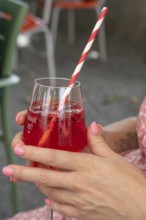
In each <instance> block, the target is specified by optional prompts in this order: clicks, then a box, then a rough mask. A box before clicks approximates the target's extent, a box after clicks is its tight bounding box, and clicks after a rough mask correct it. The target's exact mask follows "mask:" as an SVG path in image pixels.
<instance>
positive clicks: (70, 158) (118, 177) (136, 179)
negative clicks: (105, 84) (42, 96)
mask: <svg viewBox="0 0 146 220" xmlns="http://www.w3.org/2000/svg"><path fill="white" fill-rule="evenodd" d="M99 130H100V129H99V128H98V126H97V125H96V124H95V122H94V123H92V124H91V125H90V126H89V128H88V144H89V147H90V148H91V150H92V151H93V153H94V155H93V154H87V153H71V152H65V151H58V150H53V149H44V148H39V147H34V146H25V145H23V144H22V143H20V144H18V142H17V141H18V140H17V141H16V139H15V140H14V141H13V147H14V152H15V153H16V154H17V155H19V156H21V157H22V158H24V159H27V160H32V161H37V162H40V163H43V164H45V165H46V166H53V167H57V168H60V169H62V170H61V171H59V170H50V169H43V168H36V167H35V168H33V167H25V166H19V165H9V166H7V167H5V168H4V169H3V173H4V174H5V175H7V176H10V177H11V178H20V179H22V180H24V181H31V182H35V183H38V185H39V188H40V190H41V191H42V192H43V193H44V194H45V195H46V196H47V197H48V198H49V199H50V205H51V207H52V208H53V209H54V210H55V211H57V212H59V213H61V214H62V215H66V216H72V217H75V218H80V219H83V220H87V219H88V220H102V219H103V220H137V219H138V220H144V219H145V218H146V210H145V204H146V180H145V177H144V176H143V174H142V173H141V171H139V170H138V169H137V168H136V167H134V166H133V165H131V164H129V163H128V162H127V161H125V160H124V159H123V158H122V157H121V156H120V155H118V154H116V153H114V152H113V151H112V150H111V149H110V148H109V147H108V146H107V145H106V144H105V142H104V140H103V139H102V138H101V137H100V136H99ZM15 141H16V142H17V144H16V142H15Z"/></svg>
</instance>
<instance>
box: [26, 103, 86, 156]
mask: <svg viewBox="0 0 146 220" xmlns="http://www.w3.org/2000/svg"><path fill="white" fill-rule="evenodd" d="M31 108H32V109H29V110H28V114H27V118H26V122H25V127H24V142H25V144H29V145H35V146H41V147H45V148H53V149H59V150H67V151H73V152H78V151H81V150H82V149H83V148H84V147H85V145H86V142H87V138H86V127H85V118H84V110H83V106H82V105H81V104H78V103H75V102H70V103H67V105H66V106H65V110H64V111H63V113H59V112H58V103H57V102H56V101H54V102H52V103H51V106H50V107H49V109H48V107H46V109H47V110H45V113H44V109H43V110H42V102H41V101H36V102H34V103H33V105H32V107H31ZM43 108H44V107H43Z"/></svg>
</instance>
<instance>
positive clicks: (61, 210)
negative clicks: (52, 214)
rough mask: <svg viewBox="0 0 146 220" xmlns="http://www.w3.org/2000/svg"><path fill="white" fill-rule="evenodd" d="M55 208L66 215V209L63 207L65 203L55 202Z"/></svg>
mask: <svg viewBox="0 0 146 220" xmlns="http://www.w3.org/2000/svg"><path fill="white" fill-rule="evenodd" d="M54 208H55V210H56V211H57V212H59V213H60V214H61V215H65V214H66V213H65V210H64V209H63V205H62V204H61V203H56V204H55V207H54Z"/></svg>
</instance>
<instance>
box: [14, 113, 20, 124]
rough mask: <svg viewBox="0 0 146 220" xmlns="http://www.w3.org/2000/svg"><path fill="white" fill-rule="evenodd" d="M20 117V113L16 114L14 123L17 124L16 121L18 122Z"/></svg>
mask: <svg viewBox="0 0 146 220" xmlns="http://www.w3.org/2000/svg"><path fill="white" fill-rule="evenodd" d="M20 116H21V114H20V113H18V114H17V115H16V119H15V120H16V122H18V120H19V118H20Z"/></svg>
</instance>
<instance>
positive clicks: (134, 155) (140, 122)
mask: <svg viewBox="0 0 146 220" xmlns="http://www.w3.org/2000/svg"><path fill="white" fill-rule="evenodd" d="M137 134H138V141H139V148H138V149H136V150H135V149H134V150H130V151H127V152H124V153H122V154H121V155H122V156H123V157H124V158H125V159H126V160H128V161H129V162H130V163H132V164H134V165H135V166H136V167H138V168H139V169H140V170H141V171H142V172H143V174H144V175H145V176H146V97H145V99H144V101H143V102H142V105H141V107H140V110H139V114H138V117H137ZM8 220H49V207H48V206H46V205H45V206H43V207H40V208H38V209H34V210H31V211H28V212H22V213H18V214H17V215H15V216H14V217H12V218H9V219H8ZM53 220H73V218H69V217H65V218H63V217H62V216H61V215H59V214H58V213H54V216H53Z"/></svg>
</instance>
